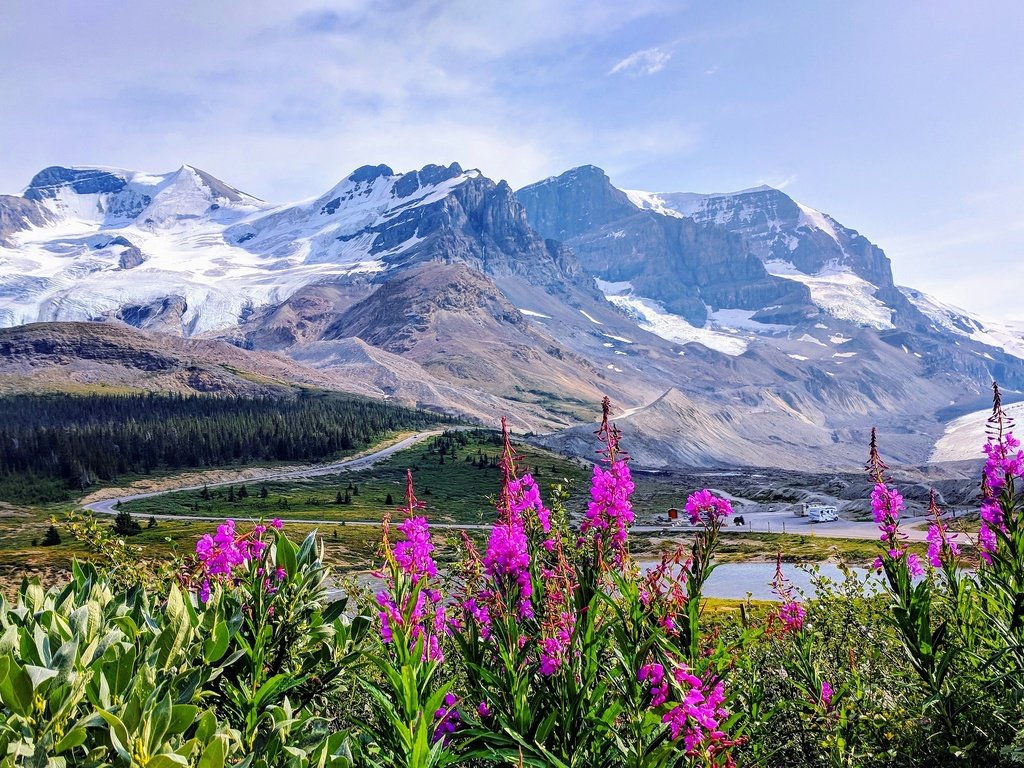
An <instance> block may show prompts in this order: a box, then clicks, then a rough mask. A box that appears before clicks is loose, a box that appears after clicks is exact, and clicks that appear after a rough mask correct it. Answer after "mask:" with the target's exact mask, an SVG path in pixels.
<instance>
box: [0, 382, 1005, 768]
mask: <svg viewBox="0 0 1024 768" xmlns="http://www.w3.org/2000/svg"><path fill="white" fill-rule="evenodd" d="M992 427H993V431H992V435H991V437H990V439H989V442H988V444H987V446H986V453H987V454H988V462H987V464H986V472H985V483H984V487H983V497H984V501H983V505H982V508H981V511H980V514H981V518H982V521H983V523H982V526H981V530H980V532H979V541H978V546H979V550H980V552H981V554H982V561H981V563H980V566H979V569H978V571H977V573H976V575H975V576H974V577H972V578H968V577H966V576H965V574H964V572H963V570H962V568H961V562H960V556H959V550H960V548H961V546H962V544H964V543H965V542H961V541H958V540H957V538H956V536H955V535H954V534H952V533H951V532H950V531H949V530H948V528H947V527H946V523H945V522H944V520H943V519H942V516H941V514H940V513H939V510H938V509H937V508H935V509H934V510H933V513H934V522H933V524H932V526H931V528H930V529H929V547H928V550H927V552H926V554H925V556H924V557H923V558H922V557H920V556H918V554H917V553H915V552H912V551H909V550H908V549H907V547H906V544H905V538H904V534H903V532H902V531H901V528H900V513H901V511H902V508H903V501H902V497H901V496H900V494H899V492H898V491H897V490H896V488H894V487H893V486H892V484H891V483H890V482H888V480H887V478H886V474H885V472H886V470H885V466H884V464H883V463H882V461H881V458H880V457H879V455H878V452H877V450H875V447H874V445H873V446H872V453H871V459H870V462H869V470H870V472H871V475H872V479H873V481H874V491H873V494H872V498H871V502H872V509H873V512H874V517H875V521H876V523H877V524H878V526H879V532H880V536H881V542H880V545H879V547H878V556H877V561H876V564H875V565H876V568H877V570H878V571H879V573H880V574H881V577H882V582H883V584H884V589H883V591H882V592H881V593H880V594H875V595H871V594H870V593H869V592H868V591H866V590H864V585H863V584H862V583H861V582H859V581H858V580H857V579H856V578H854V577H850V578H848V579H847V580H846V581H845V582H844V583H842V584H839V585H829V584H824V583H823V584H820V585H819V587H820V589H819V597H818V599H817V600H815V601H813V602H810V603H804V602H801V601H800V600H798V599H797V598H796V597H795V596H794V595H793V594H792V591H791V590H790V588H789V586H788V584H787V582H786V579H785V577H784V574H783V571H782V566H781V560H780V565H779V569H778V575H777V579H776V592H777V596H778V598H779V602H778V603H777V604H775V605H773V606H771V607H768V608H764V607H761V608H760V609H758V608H751V609H749V610H743V611H740V612H739V615H738V616H736V614H735V613H731V614H726V613H722V612H715V613H713V612H711V611H710V610H709V607H708V604H707V603H706V602H705V601H703V600H702V599H701V594H702V586H703V584H704V583H705V582H706V580H707V578H708V576H709V575H710V574H711V572H712V571H713V569H714V568H715V563H716V553H717V550H718V546H719V541H720V534H721V530H722V526H723V525H724V524H725V523H726V521H727V520H728V518H729V515H730V514H731V508H730V505H729V502H728V501H727V500H725V499H721V498H718V497H716V496H715V495H713V494H712V493H710V492H709V491H706V490H705V491H699V492H697V493H694V494H692V495H691V496H690V498H689V499H688V501H687V504H686V512H687V514H688V515H689V516H690V518H691V519H692V521H694V523H695V524H699V525H700V526H701V529H700V532H699V533H698V534H697V535H696V536H695V537H694V539H693V542H692V544H691V545H690V546H689V547H688V548H687V549H686V550H681V551H679V552H678V553H676V554H674V555H672V556H666V557H665V558H664V559H663V561H662V563H661V565H660V566H659V567H657V568H655V569H653V570H652V571H650V572H649V573H642V572H640V570H639V569H638V568H637V567H636V564H635V561H634V559H633V557H632V556H631V553H630V537H629V527H630V525H631V523H632V522H633V519H634V512H633V508H632V504H631V494H632V492H633V490H634V484H633V481H632V479H631V476H630V472H629V467H628V463H627V459H626V457H625V456H624V454H622V453H621V451H620V448H619V445H618V434H617V432H616V430H615V428H614V427H613V426H612V425H610V424H609V423H608V421H607V418H606V419H605V422H604V424H603V425H602V429H601V431H600V435H601V437H602V440H603V445H604V449H603V450H604V461H603V462H602V463H601V464H599V465H598V466H597V467H595V469H594V472H593V476H592V480H591V488H590V501H589V502H588V504H587V506H586V511H585V514H584V517H583V521H582V524H581V525H580V526H579V527H578V528H577V527H570V525H569V522H568V515H567V513H566V508H565V503H564V502H565V499H564V494H562V493H560V492H558V491H557V490H556V492H555V493H554V494H552V498H551V499H550V500H549V501H547V502H545V501H544V500H543V499H542V497H541V495H540V493H539V490H538V488H537V485H536V483H535V481H534V479H533V477H532V476H531V475H530V474H529V473H521V470H520V465H519V464H518V462H517V459H516V456H515V452H514V450H513V447H512V445H511V443H510V442H509V441H508V440H507V437H506V440H505V441H504V444H503V447H502V452H501V461H500V466H501V473H502V477H501V485H500V489H499V494H498V499H497V509H498V521H497V522H496V523H495V524H494V525H493V526H492V528H491V531H490V535H489V538H488V541H487V546H486V549H485V550H484V551H483V552H482V553H478V551H477V549H476V547H474V546H473V545H472V542H470V541H468V540H467V541H466V543H465V547H464V548H465V557H464V558H463V564H462V567H461V568H460V569H458V572H457V574H455V575H454V576H453V578H451V579H448V580H445V579H443V578H442V577H441V575H440V573H439V571H438V568H437V564H436V562H435V557H434V555H435V549H434V542H433V539H432V536H431V531H430V528H429V524H428V522H427V520H426V519H425V518H424V517H423V516H422V514H421V503H420V502H419V501H418V500H417V498H416V495H415V492H414V489H413V484H412V475H411V473H410V474H409V475H408V477H407V486H406V491H405V504H404V507H403V508H402V511H401V516H402V519H401V521H400V522H398V523H397V525H390V524H389V525H386V526H385V534H384V539H383V542H382V546H381V556H382V566H381V571H380V574H381V579H382V581H383V586H382V588H381V589H380V590H379V591H378V592H377V593H376V594H375V595H373V596H366V595H362V594H361V593H358V592H355V593H354V594H353V596H352V601H351V602H346V600H344V599H340V600H335V599H332V598H334V597H336V596H337V595H335V594H333V593H331V592H329V590H328V587H329V583H330V582H329V581H328V578H327V571H326V569H325V567H324V565H323V562H322V556H321V555H322V552H321V549H320V547H319V546H318V542H317V538H316V537H315V536H314V535H310V536H308V537H306V539H305V540H304V541H303V542H302V544H301V545H296V544H294V543H292V542H291V541H290V540H289V538H288V537H287V536H286V535H285V534H284V532H283V531H282V530H281V529H280V523H279V522H278V521H276V520H275V521H271V522H270V523H267V524H266V525H264V524H259V525H255V526H253V527H252V528H249V529H245V530H243V529H241V528H239V527H237V526H235V524H234V523H231V522H226V523H224V524H223V525H221V526H219V527H218V529H217V531H216V533H215V534H208V535H206V536H204V537H203V538H202V539H200V541H199V543H198V544H197V546H196V550H195V554H194V555H193V556H190V557H188V558H185V559H183V560H179V561H177V562H174V563H165V564H164V565H163V566H162V567H157V566H155V565H154V564H152V563H149V564H144V563H141V562H140V561H138V560H137V559H136V558H137V553H136V552H135V550H134V549H133V548H131V547H127V546H125V545H124V541H123V539H118V538H114V537H111V536H110V535H109V532H108V531H107V530H106V529H105V528H99V527H97V526H95V525H94V524H93V523H91V522H90V521H89V520H84V521H82V522H80V523H78V524H76V525H75V526H74V529H73V531H72V533H73V534H75V536H76V537H77V538H79V539H81V540H83V541H84V542H86V543H87V544H89V545H90V546H92V547H94V548H96V549H99V550H102V551H103V552H104V553H105V555H106V557H107V564H106V565H105V566H103V567H101V568H96V567H94V566H91V565H76V566H75V567H74V570H73V573H72V577H71V580H70V581H69V582H68V583H66V584H63V585H60V586H58V587H54V588H51V589H50V590H48V591H47V590H44V589H43V588H42V587H41V586H40V585H38V584H37V583H34V582H26V583H25V584H24V585H23V587H22V589H21V591H20V594H19V596H18V600H17V604H15V605H10V604H7V603H6V602H5V603H3V604H0V704H2V709H0V747H2V749H0V754H3V755H4V757H2V758H0V762H2V763H3V764H6V765H29V764H31V765H44V764H45V765H50V764H53V765H64V766H77V765H83V766H84V765H89V766H92V765H96V766H99V765H117V766H135V765H138V766H157V767H159V768H168V767H169V766H190V765H194V766H202V767H203V768H215V767H216V766H222V765H241V766H264V765H266V766H277V765H288V766H296V767H298V766H313V765H316V766H326V765H333V766H402V767H403V768H413V767H416V768H428V767H433V766H448V765H470V766H482V765H509V766H525V765H530V766H538V767H539V766H574V767H575V766H579V767H580V768H582V766H595V765H600V766H636V767H637V768H641V767H644V766H650V767H651V768H653V767H654V766H728V765H778V766H793V765H797V766H876V765H877V766H938V765H990V766H998V765H1013V764H1020V763H1021V762H1024V744H1022V743H1021V740H1020V736H1019V731H1020V727H1021V725H1022V724H1024V712H1022V707H1021V700H1022V695H1021V694H1022V691H1024V654H1022V652H1021V648H1024V626H1022V625H1024V622H1022V614H1024V607H1022V606H1024V525H1022V524H1021V518H1020V490H1021V489H1020V484H1021V482H1022V477H1024V453H1022V452H1021V451H1020V449H1019V442H1018V441H1017V440H1016V439H1015V438H1014V437H1013V435H1012V433H1010V432H1009V430H1008V428H1007V423H1006V420H1005V417H1004V414H1003V413H1002V410H1001V408H1000V407H999V402H998V398H997V400H996V405H995V409H994V415H993V420H992ZM730 617H734V618H730Z"/></svg>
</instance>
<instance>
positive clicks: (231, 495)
mask: <svg viewBox="0 0 1024 768" xmlns="http://www.w3.org/2000/svg"><path fill="white" fill-rule="evenodd" d="M234 500H235V486H233V485H232V486H229V487H228V501H231V502H233V501H234Z"/></svg>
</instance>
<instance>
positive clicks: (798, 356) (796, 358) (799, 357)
mask: <svg viewBox="0 0 1024 768" xmlns="http://www.w3.org/2000/svg"><path fill="white" fill-rule="evenodd" d="M788 357H792V358H793V359H794V360H800V361H801V362H803V361H804V360H810V358H809V357H804V356H803V355H788Z"/></svg>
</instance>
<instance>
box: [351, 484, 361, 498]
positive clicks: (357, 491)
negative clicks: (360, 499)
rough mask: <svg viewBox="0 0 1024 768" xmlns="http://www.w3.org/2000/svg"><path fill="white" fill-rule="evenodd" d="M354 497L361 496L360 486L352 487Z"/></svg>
mask: <svg viewBox="0 0 1024 768" xmlns="http://www.w3.org/2000/svg"><path fill="white" fill-rule="evenodd" d="M352 495H353V496H358V495H359V486H358V485H353V486H352Z"/></svg>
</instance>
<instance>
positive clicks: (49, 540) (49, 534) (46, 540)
mask: <svg viewBox="0 0 1024 768" xmlns="http://www.w3.org/2000/svg"><path fill="white" fill-rule="evenodd" d="M57 544H60V531H58V530H57V526H55V525H51V526H50V527H49V528H47V529H46V535H45V536H43V546H44V547H53V546H56V545H57Z"/></svg>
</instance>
